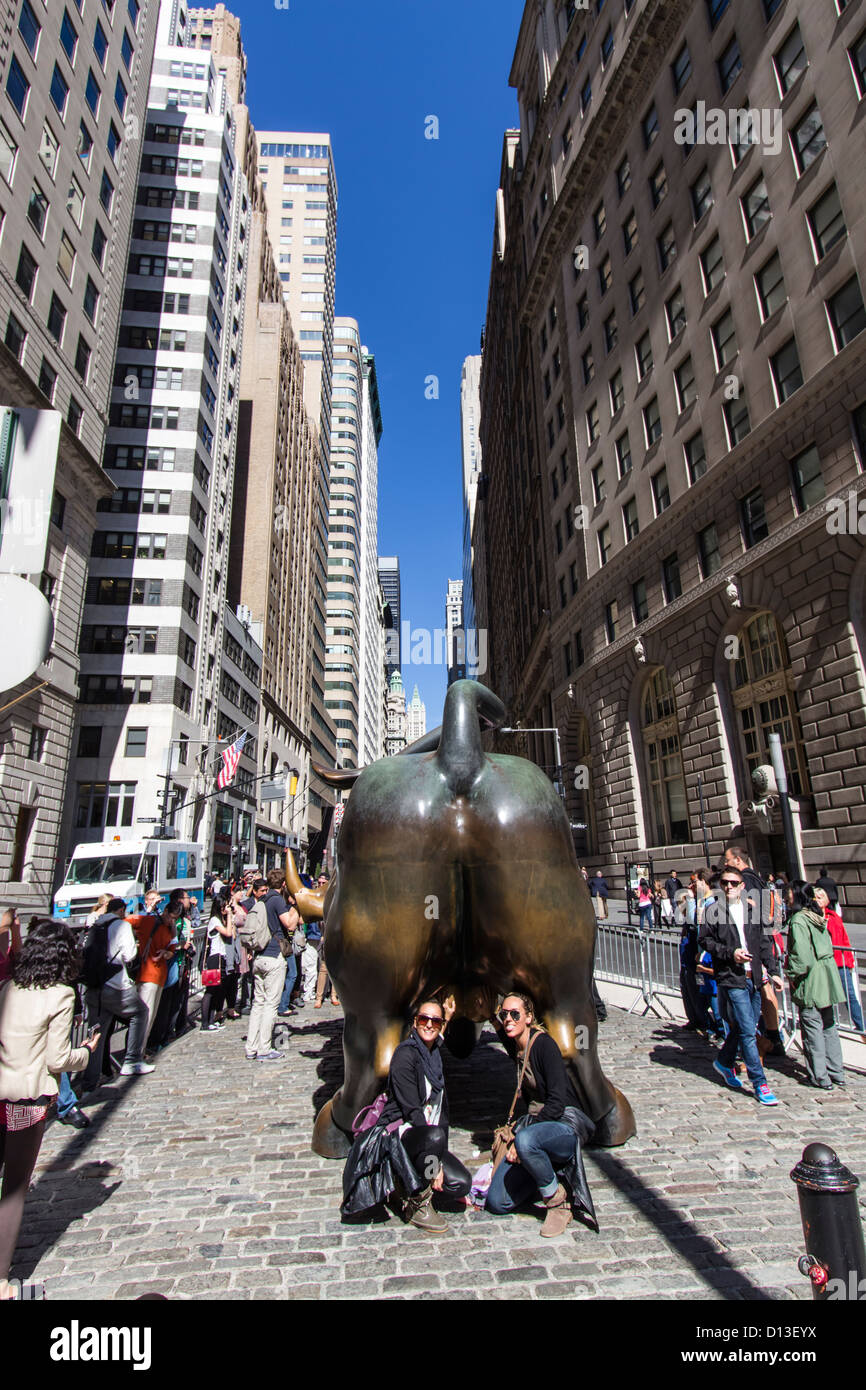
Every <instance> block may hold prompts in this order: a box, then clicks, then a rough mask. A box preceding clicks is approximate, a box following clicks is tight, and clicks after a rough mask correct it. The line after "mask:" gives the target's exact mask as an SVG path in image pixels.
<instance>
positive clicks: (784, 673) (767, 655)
mask: <svg viewBox="0 0 866 1390" xmlns="http://www.w3.org/2000/svg"><path fill="white" fill-rule="evenodd" d="M737 652H738V657H737V659H736V660H735V662H734V665H733V678H732V687H733V689H732V698H733V702H734V708H735V710H736V712H737V726H738V730H739V735H740V740H741V748H742V754H743V757H744V760H745V766H746V770H747V771H748V772H749V773H751V772H752V770H753V769H754V768H756V767H759V766H760V765H761V764H762V763H769V762H770V742H769V735H770V734H773V733H776V734H780V735H781V739H782V754H783V757H784V760H785V770H786V772H787V774H788V788H789V791H790V792H791V795H792V796H803V795H805V794H808V780H807V776H806V765H805V759H804V757H803V740H802V733H801V730H800V714H799V711H798V709H797V697H796V695H795V694H794V685H793V677H792V674H791V668H790V661H789V658H788V652H787V648H786V646H785V639H784V637H783V636H782V633H781V631H780V629H779V624H778V623H777V622H776V619H775V618H774V617H773V615H772V614H771V613H759V614H758V615H757V616H756V617H754V618H752V619H750V621H749V622H748V623H747V624H746V626H745V627H744V628H742V629H741V630H740V632H739V633H738V634H737Z"/></svg>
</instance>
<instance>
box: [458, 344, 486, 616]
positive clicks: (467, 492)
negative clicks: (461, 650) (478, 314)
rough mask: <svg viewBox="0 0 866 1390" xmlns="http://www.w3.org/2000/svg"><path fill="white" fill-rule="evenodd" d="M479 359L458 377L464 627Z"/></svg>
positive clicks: (477, 473) (470, 602) (468, 604)
mask: <svg viewBox="0 0 866 1390" xmlns="http://www.w3.org/2000/svg"><path fill="white" fill-rule="evenodd" d="M480 385H481V358H480V357H467V358H466V359H465V360H464V363H463V371H462V373H461V377H460V442H461V457H462V464H463V468H462V478H463V622H464V626H465V628H466V630H467V631H468V630H469V629H474V628H475V626H476V616H475V591H474V588H473V580H472V569H473V562H474V556H473V543H472V527H473V525H474V522H475V501H476V497H477V495H478V480H479V478H480V477H481V441H480V439H479V437H478V426H479V421H480V416H481V401H480V397H479V390H480Z"/></svg>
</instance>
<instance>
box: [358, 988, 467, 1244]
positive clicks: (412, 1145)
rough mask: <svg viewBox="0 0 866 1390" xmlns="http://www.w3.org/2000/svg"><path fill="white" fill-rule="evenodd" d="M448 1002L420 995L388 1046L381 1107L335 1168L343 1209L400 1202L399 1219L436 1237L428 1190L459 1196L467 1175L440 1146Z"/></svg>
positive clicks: (439, 1226)
mask: <svg viewBox="0 0 866 1390" xmlns="http://www.w3.org/2000/svg"><path fill="white" fill-rule="evenodd" d="M452 1013H453V1007H451V1006H450V1005H446V1006H445V1009H444V1010H443V1007H442V1005H441V1004H440V1003H439V1001H438V1000H436V999H428V1000H426V1001H425V1002H424V1003H423V1004H421V1005H420V1006H419V1008H418V1011H417V1013H416V1014H415V1018H414V1022H413V1027H412V1029H411V1031H410V1033H409V1036H408V1037H407V1038H405V1039H404V1041H403V1042H401V1043H400V1044H399V1046H398V1047H397V1048H396V1049H395V1051H394V1055H393V1057H392V1058H391V1069H390V1071H389V1073H388V1085H387V1090H386V1093H385V1095H386V1099H385V1103H384V1108H383V1109H382V1110H381V1113H380V1114H379V1117H378V1121H377V1123H376V1124H375V1126H374V1127H372V1128H370V1129H367V1130H365V1131H363V1132H361V1133H359V1134H358V1135H357V1137H356V1139H355V1142H354V1144H353V1145H352V1148H351V1150H350V1152H349V1157H348V1159H347V1160H346V1168H345V1171H344V1173H343V1192H344V1200H343V1205H342V1208H341V1210H342V1211H343V1213H344V1214H345V1215H354V1214H356V1213H357V1212H360V1211H364V1210H367V1209H369V1208H370V1207H372V1206H376V1205H378V1204H379V1203H380V1202H384V1201H387V1200H388V1199H389V1198H390V1197H391V1196H392V1195H393V1194H394V1193H395V1192H397V1193H399V1195H400V1198H401V1200H402V1210H401V1214H402V1217H403V1220H404V1221H407V1222H408V1223H409V1224H410V1225H412V1226H417V1227H418V1228H419V1230H422V1231H425V1232H427V1234H428V1235H444V1234H445V1233H446V1232H447V1231H448V1222H447V1221H445V1220H444V1218H443V1217H442V1216H441V1214H440V1213H439V1212H436V1211H434V1210H433V1205H432V1202H433V1194H434V1192H441V1193H442V1194H443V1196H446V1197H450V1198H452V1199H453V1198H458V1197H465V1196H466V1195H467V1193H468V1192H469V1188H470V1187H471V1185H472V1177H471V1175H470V1173H469V1170H468V1169H467V1168H464V1166H463V1164H462V1163H461V1162H460V1160H459V1159H457V1158H455V1157H454V1155H453V1154H452V1153H449V1152H448V1097H447V1095H446V1093H445V1076H444V1073H443V1069H442V1055H441V1049H442V1030H443V1029H444V1027H445V1025H446V1023H447V1022H448V1020H449V1019H450V1017H451V1014H452Z"/></svg>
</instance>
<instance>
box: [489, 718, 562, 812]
mask: <svg viewBox="0 0 866 1390" xmlns="http://www.w3.org/2000/svg"><path fill="white" fill-rule="evenodd" d="M499 732H500V733H501V734H553V737H554V739H555V740H556V780H555V782H554V784H553V785H554V786H555V787H556V790H557V792H558V793H559V795H560V797H561V798H562V801H563V802H564V801H565V787H564V786H563V783H562V752H561V750H560V745H559V730H558V729H521V728H516V729H513V728H511V727H505V728H502V729H500V730H499Z"/></svg>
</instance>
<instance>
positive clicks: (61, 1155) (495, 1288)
mask: <svg viewBox="0 0 866 1390" xmlns="http://www.w3.org/2000/svg"><path fill="white" fill-rule="evenodd" d="M245 1027H246V1020H242V1021H240V1022H236V1023H234V1024H232V1025H230V1026H229V1027H227V1028H226V1029H225V1030H224V1031H223V1032H220V1033H208V1034H204V1033H201V1032H194V1033H190V1034H188V1035H187V1036H186V1037H185V1038H183V1039H182V1040H181V1041H180V1042H178V1043H176V1044H174V1045H173V1046H172V1047H171V1048H170V1049H168V1051H166V1052H165V1053H163V1054H161V1056H160V1060H159V1066H158V1069H157V1071H155V1072H154V1073H153V1074H152V1075H151V1076H147V1077H140V1078H139V1077H133V1078H124V1079H122V1080H117V1081H115V1082H114V1083H113V1084H112V1085H111V1086H108V1087H105V1088H104V1089H103V1090H101V1091H100V1092H98V1093H97V1097H96V1099H95V1101H94V1103H93V1104H92V1105H90V1106H89V1107H88V1111H89V1114H90V1115H91V1117H92V1119H93V1124H92V1125H91V1127H90V1129H89V1130H87V1131H85V1132H84V1133H82V1134H79V1133H77V1132H76V1131H72V1130H69V1129H67V1128H64V1127H63V1126H61V1125H58V1124H56V1123H55V1124H52V1125H51V1126H50V1127H49V1129H48V1131H47V1133H46V1137H45V1142H44V1144H43V1149H42V1153H41V1156H40V1162H39V1165H38V1168H37V1173H36V1177H35V1180H34V1186H33V1189H32V1191H31V1194H30V1197H29V1199H28V1203H27V1208H26V1212H25V1217H24V1224H23V1228H22V1239H21V1246H20V1248H19V1250H18V1253H17V1257H16V1264H15V1265H14V1266H13V1270H12V1274H13V1276H14V1277H17V1278H20V1279H34V1280H40V1281H44V1282H45V1284H46V1286H47V1296H48V1298H49V1299H52V1300H62V1299H72V1298H83V1299H100V1298H109V1299H127V1298H135V1297H137V1296H138V1295H139V1294H140V1293H143V1292H145V1291H149V1290H156V1291H159V1292H161V1293H165V1294H167V1295H168V1296H169V1297H170V1298H207V1297H219V1298H225V1297H229V1298H231V1299H232V1300H233V1301H234V1300H238V1299H247V1298H257V1299H260V1298H292V1299H297V1298H301V1299H319V1298H328V1299H350V1298H376V1299H381V1298H388V1299H392V1298H397V1299H405V1298H415V1297H418V1296H419V1295H424V1294H428V1293H429V1294H432V1295H433V1296H435V1297H450V1298H460V1299H479V1298H484V1299H489V1298H494V1299H503V1298H504V1299H515V1300H521V1301H523V1300H526V1299H527V1298H533V1299H536V1298H588V1297H596V1298H598V1297H601V1298H626V1299H630V1298H637V1299H653V1298H664V1299H680V1298H683V1297H688V1298H697V1299H737V1300H742V1299H767V1298H769V1299H790V1298H797V1299H809V1298H810V1296H811V1295H810V1287H809V1283H808V1281H807V1280H806V1279H804V1278H802V1276H801V1275H799V1274H798V1272H797V1267H796V1266H797V1258H798V1257H799V1255H800V1254H802V1253H803V1237H802V1231H801V1227H800V1219H799V1212H798V1207H797V1200H796V1192H795V1189H794V1186H793V1184H792V1183H791V1181H790V1179H789V1177H788V1174H789V1172H790V1170H791V1168H792V1167H793V1166H794V1164H795V1163H796V1162H797V1160H798V1159H799V1157H800V1154H801V1152H802V1150H803V1148H804V1146H805V1145H806V1144H807V1143H809V1142H811V1141H812V1140H815V1139H822V1140H825V1141H826V1142H828V1143H830V1144H832V1145H833V1147H835V1148H837V1150H838V1152H839V1154H840V1157H841V1158H842V1159H843V1161H844V1162H846V1163H847V1164H848V1165H849V1166H850V1167H851V1168H852V1169H853V1171H854V1172H855V1173H857V1174H858V1175H859V1176H860V1177H861V1178H863V1177H864V1176H866V1081H864V1079H863V1078H862V1077H860V1076H857V1075H853V1074H852V1075H851V1077H850V1081H849V1085H848V1088H847V1091H846V1092H839V1091H834V1092H829V1093H827V1094H826V1095H825V1094H823V1093H821V1092H817V1091H814V1090H811V1089H809V1088H806V1087H805V1086H802V1085H800V1084H798V1081H797V1072H798V1066H797V1064H796V1062H795V1061H794V1060H793V1059H792V1058H785V1059H783V1060H781V1061H780V1062H779V1064H778V1065H775V1066H773V1068H772V1079H773V1082H774V1086H775V1087H776V1089H777V1092H778V1094H779V1096H780V1098H781V1099H782V1101H783V1102H784V1103H783V1104H782V1105H780V1106H779V1107H778V1108H776V1109H762V1108H761V1107H759V1106H758V1105H757V1103H756V1102H755V1101H754V1099H752V1098H751V1097H750V1096H748V1095H741V1094H735V1093H733V1092H730V1091H727V1090H726V1089H724V1087H723V1086H722V1085H721V1084H720V1083H719V1080H718V1078H717V1077H716V1076H715V1075H714V1074H713V1072H712V1070H711V1062H712V1058H713V1056H714V1055H715V1054H714V1052H713V1050H712V1049H711V1048H710V1047H709V1046H708V1045H707V1044H705V1043H704V1042H703V1041H702V1040H701V1039H700V1038H698V1037H696V1036H695V1035H694V1034H691V1033H687V1032H685V1031H684V1030H683V1029H682V1027H681V1026H680V1025H679V1024H678V1023H673V1022H669V1021H665V1022H662V1021H660V1020H657V1019H655V1018H652V1017H649V1018H646V1019H642V1018H639V1017H636V1016H634V1015H631V1016H629V1015H627V1014H625V1013H623V1012H621V1011H620V1010H618V1009H615V1008H614V1009H611V1013H610V1018H609V1020H608V1022H607V1023H606V1024H604V1025H602V1029H601V1039H602V1041H601V1051H602V1058H603V1063H604V1066H605V1070H606V1071H607V1074H608V1075H609V1076H610V1077H611V1079H612V1080H614V1081H615V1082H616V1084H617V1085H618V1086H619V1087H620V1088H621V1089H622V1090H623V1091H624V1092H625V1093H626V1095H627V1096H628V1097H629V1099H630V1101H631V1103H632V1106H633V1108H634V1110H635V1114H636V1116H637V1123H638V1135H637V1137H636V1138H635V1139H633V1140H631V1141H630V1142H629V1143H628V1144H627V1145H625V1146H624V1147H622V1148H619V1149H613V1150H591V1151H589V1153H588V1154H587V1173H588V1177H589V1181H590V1185H591V1187H592V1191H593V1196H594V1200H595V1204H596V1210H597V1213H598V1217H599V1223H600V1228H601V1229H600V1233H599V1234H598V1235H596V1234H594V1233H592V1232H591V1231H589V1230H586V1229H584V1228H582V1227H575V1226H572V1227H571V1228H570V1229H569V1231H568V1232H567V1234H566V1235H565V1236H563V1237H562V1238H561V1239H559V1240H555V1241H545V1240H542V1239H540V1237H539V1227H540V1216H534V1215H524V1216H517V1217H512V1218H493V1217H489V1216H487V1215H486V1214H483V1213H480V1214H476V1213H471V1214H467V1213H458V1214H457V1215H453V1216H450V1218H449V1219H450V1222H451V1233H450V1234H449V1235H448V1236H447V1237H442V1238H440V1239H431V1237H429V1236H424V1235H422V1234H421V1233H420V1232H418V1231H415V1230H413V1229H412V1228H410V1227H404V1226H402V1224H400V1223H398V1222H397V1221H396V1220H395V1219H394V1218H391V1219H390V1220H388V1221H387V1222H383V1223H381V1224H377V1225H363V1226H348V1225H342V1224H341V1222H340V1215H339V1209H338V1208H339V1201H340V1196H341V1165H340V1164H339V1163H333V1162H328V1161H326V1160H324V1159H320V1158H319V1157H317V1156H316V1155H314V1154H313V1153H312V1152H311V1150H310V1133H311V1126H312V1120H313V1116H314V1113H315V1111H316V1109H317V1108H318V1106H319V1105H320V1104H321V1103H322V1102H323V1101H324V1100H325V1099H326V1098H327V1096H328V1095H330V1094H332V1093H333V1091H334V1090H335V1089H336V1087H337V1085H338V1084H339V1080H340V1076H341V1073H342V1049H341V1034H342V1019H341V1016H340V1015H339V1014H338V1012H337V1011H335V1010H332V1009H327V1011H323V1012H322V1013H321V1014H316V1013H308V1014H307V1015H306V1016H305V1018H304V1022H303V1024H302V1025H301V1026H299V1027H293V1028H291V1029H290V1030H289V1031H290V1042H289V1054H288V1060H287V1061H285V1062H283V1063H279V1064H273V1065H263V1064H257V1063H249V1062H246V1061H245V1060H244V1056H243V1045H242V1042H241V1039H242V1036H243V1032H244V1031H245ZM799 1070H802V1068H801V1067H800V1068H799ZM446 1073H447V1076H448V1084H449V1095H450V1097H451V1110H452V1134H451V1143H452V1147H453V1148H454V1150H455V1151H456V1153H457V1154H458V1156H459V1157H460V1158H462V1159H463V1161H464V1162H465V1163H466V1164H467V1165H468V1166H469V1167H470V1168H472V1169H473V1170H474V1169H475V1168H477V1167H478V1166H479V1165H480V1163H481V1162H482V1157H481V1156H480V1155H479V1152H478V1151H479V1150H480V1149H481V1147H482V1146H483V1145H485V1144H489V1139H490V1134H491V1132H492V1129H493V1126H494V1125H495V1124H496V1123H500V1122H501V1121H502V1119H503V1118H504V1116H505V1114H506V1112H507V1109H508V1104H509V1101H510V1098H511V1094H512V1088H513V1084H514V1081H513V1067H512V1065H511V1064H510V1063H509V1062H508V1060H507V1058H506V1057H505V1054H504V1052H503V1051H502V1049H501V1048H500V1047H499V1045H498V1043H496V1041H495V1039H494V1035H493V1034H492V1033H485V1034H484V1035H483V1037H482V1041H481V1043H480V1044H479V1046H478V1047H477V1048H476V1050H475V1053H474V1054H473V1056H472V1057H470V1058H469V1059H468V1060H467V1061H464V1062H456V1061H447V1062H446Z"/></svg>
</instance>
